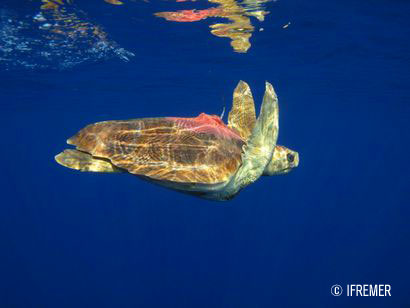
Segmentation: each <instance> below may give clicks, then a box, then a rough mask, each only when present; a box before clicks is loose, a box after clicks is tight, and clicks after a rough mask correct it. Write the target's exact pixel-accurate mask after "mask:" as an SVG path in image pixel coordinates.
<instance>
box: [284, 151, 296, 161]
mask: <svg viewBox="0 0 410 308" xmlns="http://www.w3.org/2000/svg"><path fill="white" fill-rule="evenodd" d="M286 158H287V159H288V162H290V163H293V161H294V160H295V156H293V155H292V154H290V153H288V154H287V155H286Z"/></svg>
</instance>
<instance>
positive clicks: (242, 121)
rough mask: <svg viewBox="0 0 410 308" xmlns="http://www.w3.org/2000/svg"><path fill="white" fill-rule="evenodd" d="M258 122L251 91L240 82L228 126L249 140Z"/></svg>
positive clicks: (235, 92) (236, 89)
mask: <svg viewBox="0 0 410 308" xmlns="http://www.w3.org/2000/svg"><path fill="white" fill-rule="evenodd" d="M255 122H256V113H255V104H254V101H253V97H252V92H251V89H250V88H249V86H248V84H247V83H246V82H244V81H242V80H241V81H239V83H238V85H237V86H236V88H235V90H234V92H233V104H232V109H231V111H230V112H229V115H228V126H229V127H231V128H233V129H235V130H236V131H237V132H238V133H239V135H240V136H241V137H242V139H243V140H248V138H249V136H250V135H251V133H252V130H253V128H254V126H255Z"/></svg>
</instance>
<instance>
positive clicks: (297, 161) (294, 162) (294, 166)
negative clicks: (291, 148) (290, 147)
mask: <svg viewBox="0 0 410 308" xmlns="http://www.w3.org/2000/svg"><path fill="white" fill-rule="evenodd" d="M297 166H299V153H298V152H295V159H294V160H293V168H296V167H297Z"/></svg>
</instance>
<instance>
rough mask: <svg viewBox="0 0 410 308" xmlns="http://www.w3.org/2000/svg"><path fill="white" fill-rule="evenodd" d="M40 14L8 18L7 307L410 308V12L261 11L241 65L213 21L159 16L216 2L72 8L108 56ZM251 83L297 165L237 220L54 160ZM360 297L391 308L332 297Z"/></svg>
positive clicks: (308, 6) (6, 11) (254, 192)
mask: <svg viewBox="0 0 410 308" xmlns="http://www.w3.org/2000/svg"><path fill="white" fill-rule="evenodd" d="M8 2H9V3H8ZM39 2H40V1H37V2H36V1H23V0H20V1H4V3H3V4H2V5H1V6H0V10H1V11H0V12H1V14H0V16H1V19H0V27H1V29H0V42H1V43H0V50H1V52H2V54H1V57H0V68H1V72H0V81H1V82H0V107H1V114H2V121H1V122H0V123H1V124H0V125H1V126H0V127H1V131H2V147H1V151H0V158H1V161H2V164H1V170H2V172H1V173H2V177H1V180H2V185H1V187H2V189H1V191H2V198H1V200H2V201H1V206H0V244H1V247H2V248H1V253H0V307H409V306H410V299H409V296H408V277H409V275H410V268H409V259H410V253H409V236H410V226H409V223H408V221H409V214H410V213H409V201H410V192H409V171H410V170H409V163H408V158H407V156H408V152H409V149H410V146H409V134H408V132H409V128H410V126H409V115H410V107H409V106H410V105H409V101H410V74H409V71H410V57H409V55H410V41H409V37H410V21H409V18H408V13H409V11H410V3H409V2H407V1H399V0H395V1H349V0H347V1H336V2H335V1H313V2H308V1H285V0H279V1H277V2H268V3H262V5H263V6H264V7H265V9H266V11H269V12H270V13H269V14H268V15H266V16H265V20H264V21H259V20H257V19H255V18H254V17H251V18H252V24H253V26H254V27H255V31H254V32H253V33H252V37H251V38H250V43H251V47H250V48H249V50H247V52H246V53H244V52H235V51H234V50H233V48H232V47H231V46H230V39H229V38H223V37H217V36H215V35H213V34H211V33H210V29H209V26H210V25H211V24H213V23H215V22H222V21H223V19H222V18H221V17H209V18H207V19H203V20H201V21H197V22H173V21H167V20H165V19H164V18H159V17H156V16H154V15H153V14H154V13H157V12H163V11H176V10H182V9H187V10H188V9H189V10H190V9H206V8H209V7H211V6H215V4H211V3H208V2H184V3H176V2H172V1H171V2H170V1H151V2H143V1H140V2H131V1H128V2H126V1H125V0H124V1H123V2H124V4H123V5H121V6H115V5H110V4H108V3H106V2H104V1H102V0H92V1H91V0H89V1H88V0H87V1H81V0H76V1H75V3H74V4H75V5H76V6H75V8H73V7H69V8H68V9H67V10H74V12H75V13H76V14H77V15H81V16H79V17H78V18H79V19H81V20H88V22H89V23H91V24H98V25H100V26H101V29H104V33H107V39H106V36H105V34H104V35H102V36H98V35H97V39H95V37H94V38H91V39H90V38H89V37H90V36H85V37H86V38H85V39H84V38H82V36H81V38H76V37H74V38H73V37H70V36H67V39H66V40H60V41H52V39H51V38H50V35H51V34H50V35H49V34H47V35H44V34H41V33H43V32H41V31H40V32H39V31H38V30H37V27H39V26H42V27H43V28H44V27H45V28H47V27H48V26H47V25H45V24H46V23H47V22H46V21H43V20H42V18H41V17H38V18H37V19H38V20H39V21H33V17H34V16H36V14H38V13H39V12H40V10H39V6H40V4H39ZM249 2H251V1H249ZM74 4H73V5H74ZM240 4H241V5H245V4H246V3H245V4H244V3H240ZM80 12H82V13H81V14H80ZM44 14H46V13H44ZM45 19H47V18H45ZM37 22H38V23H37ZM289 22H290V24H289ZM33 25H35V27H34V26H33ZM285 25H288V26H287V27H286V26H285ZM84 27H85V28H87V26H84ZM45 30H47V29H45ZM94 30H95V27H94V26H92V25H91V26H88V28H87V29H86V30H84V31H86V32H87V31H88V32H90V31H91V32H94ZM39 33H40V34H39ZM98 38H100V39H101V38H103V40H102V41H103V42H102V43H101V42H100V41H99V40H98ZM90 40H91V42H90ZM56 42H57V43H56ZM51 43H53V44H51ZM50 44H51V45H50ZM96 46H97V47H96ZM124 57H125V59H124ZM239 80H245V81H247V82H248V83H249V85H250V87H251V89H252V91H253V94H254V97H255V102H256V104H257V108H259V106H260V102H261V100H262V96H263V91H264V82H265V81H266V80H268V81H270V82H272V83H273V85H274V86H275V89H276V91H277V93H278V96H279V104H280V133H279V143H280V144H284V145H286V146H289V147H290V148H292V149H295V150H297V151H298V152H299V155H300V165H299V167H298V168H297V169H296V170H294V171H293V172H291V173H290V174H288V175H286V176H277V177H263V178H261V179H259V180H258V181H257V182H256V183H254V184H253V185H251V186H249V187H247V188H246V189H245V190H244V191H242V192H241V193H240V194H239V195H238V196H237V197H236V198H235V199H233V200H231V201H229V202H226V203H216V202H210V201H206V200H202V199H197V198H194V197H191V196H187V195H183V194H180V193H176V192H173V191H170V190H166V189H163V188H161V187H158V186H155V185H152V184H150V183H148V182H145V181H141V180H139V179H137V178H135V177H133V176H130V175H118V174H88V173H79V172H76V171H73V170H69V169H67V168H63V167H61V166H60V165H58V164H57V163H56V162H55V161H54V155H56V154H57V153H59V152H61V151H62V150H63V149H65V148H67V145H66V144H65V140H66V139H67V138H69V137H71V136H72V135H73V134H74V133H76V132H77V131H78V130H79V129H81V128H82V127H84V126H85V125H87V124H90V123H94V122H97V121H103V120H115V119H130V118H141V117H160V116H180V117H193V116H196V115H198V114H199V113H200V112H206V113H208V114H220V113H221V112H222V110H223V108H224V107H226V108H227V110H229V108H230V105H231V100H232V91H233V89H234V87H235V86H236V84H237V82H238V81H239ZM354 283H361V284H365V283H368V284H390V285H391V287H392V291H391V295H392V296H391V297H347V296H346V294H343V295H342V296H339V297H334V296H332V295H331V292H330V289H331V286H332V285H334V284H340V285H341V286H343V287H345V286H346V284H354Z"/></svg>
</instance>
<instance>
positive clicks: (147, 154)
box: [67, 118, 245, 184]
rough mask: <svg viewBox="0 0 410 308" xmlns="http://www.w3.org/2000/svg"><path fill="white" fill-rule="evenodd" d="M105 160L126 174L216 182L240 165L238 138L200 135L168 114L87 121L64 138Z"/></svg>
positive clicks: (163, 178)
mask: <svg viewBox="0 0 410 308" xmlns="http://www.w3.org/2000/svg"><path fill="white" fill-rule="evenodd" d="M67 142H68V143H69V144H73V145H75V146H76V147H77V149H78V150H80V151H84V152H88V153H90V154H91V155H93V156H95V157H102V158H107V159H109V160H110V161H111V162H112V164H114V165H115V166H117V167H119V168H122V169H126V170H127V171H128V172H130V173H133V174H137V175H143V176H146V177H149V178H152V179H155V180H165V181H172V182H180V183H205V184H215V183H222V182H225V181H227V180H228V179H229V178H230V176H231V175H232V174H233V173H234V172H235V171H236V170H237V169H238V168H239V166H240V165H241V155H242V147H243V145H244V144H245V143H244V141H242V140H241V139H235V138H227V137H226V136H223V135H218V134H210V133H201V132H198V131H194V130H193V129H192V128H186V127H183V126H182V125H180V124H179V123H178V122H177V121H172V120H170V119H167V118H151V119H150V118H148V119H136V120H128V121H107V122H99V123H95V124H91V125H88V126H87V127H85V128H84V129H82V130H81V131H80V132H78V133H77V134H76V135H75V136H73V137H72V138H70V139H69V140H68V141H67Z"/></svg>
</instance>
